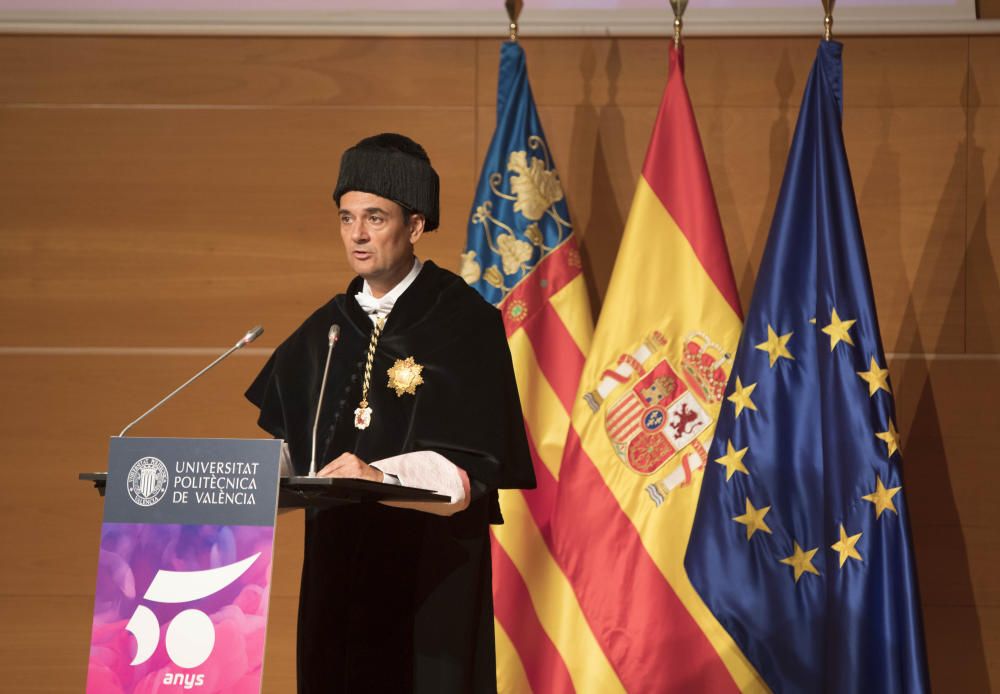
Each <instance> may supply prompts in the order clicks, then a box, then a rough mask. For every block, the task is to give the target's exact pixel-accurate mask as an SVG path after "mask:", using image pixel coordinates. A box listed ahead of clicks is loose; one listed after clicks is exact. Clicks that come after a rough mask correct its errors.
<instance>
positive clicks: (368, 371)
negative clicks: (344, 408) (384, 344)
mask: <svg viewBox="0 0 1000 694" xmlns="http://www.w3.org/2000/svg"><path fill="white" fill-rule="evenodd" d="M384 325H385V318H379V319H378V320H377V321H375V329H374V330H372V339H371V342H369V343H368V359H367V360H366V361H365V380H364V382H363V383H362V384H361V404H360V405H359V407H360V408H361V409H362V410H363V409H365V408H366V407H368V384H369V383H370V382H371V379H372V364H373V363H374V362H375V347H376V345H378V338H379V335H381V334H382V326H384Z"/></svg>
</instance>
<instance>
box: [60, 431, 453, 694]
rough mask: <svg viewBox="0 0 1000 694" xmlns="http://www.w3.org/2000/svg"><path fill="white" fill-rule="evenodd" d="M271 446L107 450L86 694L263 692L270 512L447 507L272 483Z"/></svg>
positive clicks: (362, 487) (341, 483)
mask: <svg viewBox="0 0 1000 694" xmlns="http://www.w3.org/2000/svg"><path fill="white" fill-rule="evenodd" d="M280 451H281V442H280V441H276V440H273V439H266V440H258V439H171V438H122V437H116V438H113V439H111V453H110V458H109V461H108V471H107V472H96V473H81V474H80V479H81V480H85V481H91V482H93V483H94V485H95V486H96V487H97V489H98V491H99V492H100V494H101V496H103V497H104V501H105V503H104V522H103V524H102V527H101V546H100V551H99V559H98V572H97V589H96V593H95V599H94V621H93V628H92V632H91V647H90V663H89V667H88V674H87V691H88V692H95V693H97V692H100V693H101V694H108V693H111V692H122V693H125V692H133V691H172V690H177V691H197V690H199V689H203V690H205V691H260V686H261V669H262V664H263V660H264V642H265V634H266V626H267V612H268V610H267V608H268V597H269V593H270V584H271V568H272V550H273V546H274V526H275V520H276V516H277V511H278V508H279V507H281V508H288V509H295V508H310V507H315V508H326V507H329V506H334V505H338V504H354V503H377V502H380V501H421V502H428V501H429V502H444V501H448V500H449V499H448V497H446V496H442V495H440V494H436V493H434V492H431V491H428V490H424V489H414V488H412V487H402V486H395V485H387V484H379V483H377V482H369V481H367V480H354V479H331V478H315V477H281V476H280V475H279V458H280Z"/></svg>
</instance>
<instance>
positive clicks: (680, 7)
mask: <svg viewBox="0 0 1000 694" xmlns="http://www.w3.org/2000/svg"><path fill="white" fill-rule="evenodd" d="M687 6H688V0H670V7H672V8H673V10H674V48H678V49H679V48H680V47H681V29H683V28H684V11H685V10H686V9H687Z"/></svg>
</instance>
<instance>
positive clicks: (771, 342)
mask: <svg viewBox="0 0 1000 694" xmlns="http://www.w3.org/2000/svg"><path fill="white" fill-rule="evenodd" d="M792 335H793V333H787V334H785V335H778V334H777V333H776V332H774V328H772V327H771V324H770V323H768V325H767V340H766V341H765V342H761V343H760V344H759V345H757V349H759V350H761V351H764V352H767V356H768V357H770V359H771V366H772V367H773V366H774V364H775V362H777V361H778V359H780V358H781V357H784V358H785V359H793V360H794V359H795V357H793V356H792V354H791V352H789V351H788V341H789V340H790V339H792Z"/></svg>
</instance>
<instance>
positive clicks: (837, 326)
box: [823, 309, 857, 352]
mask: <svg viewBox="0 0 1000 694" xmlns="http://www.w3.org/2000/svg"><path fill="white" fill-rule="evenodd" d="M856 322H857V321H853V320H840V316H838V315H837V309H833V312H832V313H831V314H830V325H828V326H826V327H825V328H823V332H825V333H826V334H827V335H829V336H830V351H831V352H832V351H833V348H834V347H836V346H837V344H838V343H840V342H846V343H847V344H849V345H851V346H853V345H854V341H853V340H852V339H851V336H850V335H849V334H848V333H847V331H848V330H850V329H851V326H852V325H854V324H855V323H856Z"/></svg>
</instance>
